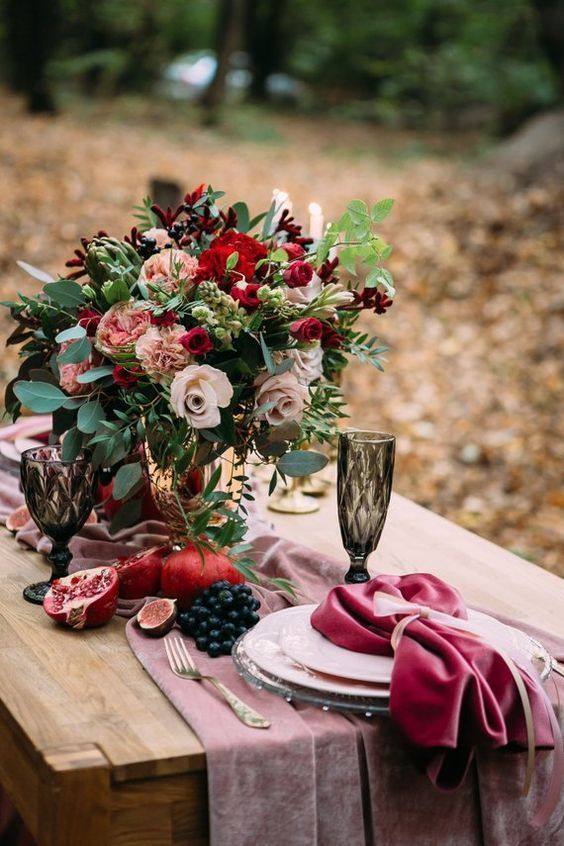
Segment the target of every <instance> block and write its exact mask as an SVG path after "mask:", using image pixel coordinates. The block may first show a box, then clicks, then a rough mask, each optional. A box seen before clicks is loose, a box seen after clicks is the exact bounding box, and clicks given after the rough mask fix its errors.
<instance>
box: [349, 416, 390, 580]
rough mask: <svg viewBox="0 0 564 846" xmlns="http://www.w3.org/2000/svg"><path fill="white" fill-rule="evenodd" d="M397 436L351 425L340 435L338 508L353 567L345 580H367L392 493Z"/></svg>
mask: <svg viewBox="0 0 564 846" xmlns="http://www.w3.org/2000/svg"><path fill="white" fill-rule="evenodd" d="M395 448H396V439H395V438H394V436H393V435H387V434H384V433H382V432H370V431H361V430H356V429H349V430H347V431H345V432H342V433H341V434H340V435H339V447H338V456H337V509H338V514H339V526H340V528H341V537H342V539H343V545H344V547H345V549H346V551H347V552H348V554H349V558H350V568H349V570H348V572H347V574H346V575H345V582H349V583H352V584H354V583H358V582H367V581H368V580H369V578H370V575H369V573H368V568H367V560H368V556H369V555H370V553H371V552H373V551H374V550H375V549H376V547H377V546H378V542H379V540H380V535H381V534H382V529H383V528H384V523H385V522H386V515H387V513H388V505H389V503H390V496H391V493H392V478H393V475H394V457H395Z"/></svg>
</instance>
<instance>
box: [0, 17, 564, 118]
mask: <svg viewBox="0 0 564 846" xmlns="http://www.w3.org/2000/svg"><path fill="white" fill-rule="evenodd" d="M25 2H28V0H25ZM24 5H25V4H24ZM563 5H564V3H563V0H405V2H403V3H398V2H397V0H376V2H375V0H355V2H354V3H351V2H348V0H310V2H308V3H304V2H302V0H278V2H277V3H274V0H190V2H186V0H159V1H158V2H156V0H98V2H96V3H92V2H90V0H58V2H57V3H56V4H55V3H53V4H51V5H49V4H46V5H45V10H44V12H43V13H42V14H43V16H45V17H46V16H47V11H46V10H47V7H48V6H49V8H50V10H51V11H50V12H49V21H47V17H46V26H47V29H48V30H49V43H50V50H51V64H50V67H51V71H52V73H51V77H52V76H53V72H55V78H57V79H58V80H59V82H61V81H64V83H65V84H66V85H68V83H69V81H70V82H73V81H74V82H75V83H78V84H79V86H80V87H81V88H82V90H84V91H86V93H89V94H92V93H97V94H115V93H119V92H121V91H123V90H137V91H146V92H147V91H150V90H151V89H152V86H153V84H154V82H155V81H156V80H157V79H158V78H159V76H160V74H161V73H162V69H163V67H164V65H165V64H166V62H167V61H169V60H170V59H171V58H172V57H174V56H176V55H179V54H182V53H186V52H188V51H190V50H194V49H201V48H213V49H215V48H217V44H218V32H221V26H222V23H224V22H225V21H224V20H222V19H226V9H227V7H229V9H231V10H232V15H231V16H227V18H228V19H229V20H230V19H231V17H232V16H233V15H235V16H236V17H237V19H238V23H237V25H236V26H233V27H230V29H232V30H233V31H237V33H238V36H237V38H238V41H239V44H238V45H235V46H238V47H239V48H241V49H243V50H245V51H247V53H248V54H249V56H250V61H251V65H252V66H253V68H254V82H253V85H252V89H251V92H250V93H251V94H252V96H254V97H255V98H256V97H261V96H264V91H265V87H264V83H265V79H266V77H267V75H268V74H270V73H273V72H286V73H289V74H291V75H292V76H294V77H297V78H298V79H302V80H304V81H305V82H306V83H308V84H309V86H310V88H311V90H312V91H313V93H314V95H315V96H314V98H312V103H313V105H314V106H316V107H323V108H327V107H331V108H335V109H336V110H338V111H340V112H341V113H345V114H348V115H350V116H352V117H364V118H372V119H376V120H380V121H381V120H384V121H387V122H390V123H397V124H403V125H415V126H427V127H428V126H430V127H435V128H442V127H452V126H460V125H462V126H464V125H467V124H468V123H474V124H476V123H480V124H482V125H484V124H488V125H489V126H490V127H491V128H497V129H505V130H507V129H511V128H513V126H515V125H516V124H518V123H519V122H520V121H521V120H523V119H524V118H526V117H527V116H528V115H529V114H531V113H533V112H534V111H536V110H538V109H541V108H544V107H547V106H550V105H551V104H553V103H554V102H556V100H557V98H558V92H559V89H561V85H562V81H561V80H560V79H559V76H560V74H561V73H562V60H561V57H562V55H564V45H563V44H562V43H561V41H562V39H563V38H564V36H563V35H562V32H563V31H564V27H559V26H558V20H559V16H560V18H561V17H562V14H563V12H562V6H563ZM55 6H56V7H57V9H58V10H59V11H58V14H57V18H58V21H59V23H58V27H57V33H56V35H53V33H52V29H53V27H52V25H51V24H50V23H49V22H50V21H51V20H52V19H53V9H54V8H55ZM17 7H18V3H16V2H15V0H0V8H1V9H2V11H3V25H2V35H3V36H4V41H5V44H6V45H9V43H10V38H11V39H12V40H13V39H14V37H16V39H17V40H18V44H24V45H25V43H27V42H26V40H25V37H24V36H25V33H24V35H23V36H22V27H23V28H24V29H25V19H24V18H22V15H21V14H20V15H19V18H17V16H16V17H15V14H16V13H15V10H16V9H17ZM38 8H39V9H41V6H39V7H38ZM559 10H560V11H559ZM16 18H17V20H16ZM18 21H19V22H18ZM41 29H42V24H41V23H40V22H36V25H34V31H35V32H38V31H40V30H41ZM14 31H15V33H16V35H15V36H14V35H13V33H14ZM559 32H560V34H558V33H559ZM22 39H23V40H22ZM28 40H29V39H28ZM18 51H19V54H20V57H21V58H20V61H19V62H18V57H17V55H16V56H14V55H13V52H14V51H12V60H11V62H10V67H9V71H10V73H9V79H10V80H11V84H12V87H15V88H20V89H21V88H22V87H25V73H26V71H25V67H24V65H25V63H26V62H28V63H29V56H30V53H29V49H23V51H22V49H21V48H20V47H18ZM7 53H8V55H10V51H9V50H8V51H7ZM26 53H27V55H26ZM555 57H557V58H556V60H555ZM558 57H560V58H558ZM44 65H46V57H43V59H42V67H41V68H40V70H39V72H38V73H35V74H34V78H35V80H36V84H37V80H39V81H40V79H41V77H42V75H43V71H42V68H43V66H44ZM22 77H23V79H22Z"/></svg>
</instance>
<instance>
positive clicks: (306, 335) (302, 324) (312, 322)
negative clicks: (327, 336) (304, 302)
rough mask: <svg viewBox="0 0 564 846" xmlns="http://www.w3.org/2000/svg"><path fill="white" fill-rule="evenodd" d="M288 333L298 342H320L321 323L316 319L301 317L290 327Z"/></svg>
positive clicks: (321, 333)
mask: <svg viewBox="0 0 564 846" xmlns="http://www.w3.org/2000/svg"><path fill="white" fill-rule="evenodd" d="M290 332H291V333H292V335H293V336H294V338H296V339H297V340H298V341H302V342H303V343H304V344H311V343H313V342H314V341H320V340H321V337H322V335H323V323H322V322H321V320H318V319H317V317H302V318H301V319H300V320H294V322H293V323H292V324H291V325H290Z"/></svg>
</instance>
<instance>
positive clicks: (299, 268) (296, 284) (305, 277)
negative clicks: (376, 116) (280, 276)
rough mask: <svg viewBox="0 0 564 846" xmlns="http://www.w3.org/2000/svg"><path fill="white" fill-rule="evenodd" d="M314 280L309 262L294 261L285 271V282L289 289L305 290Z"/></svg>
mask: <svg viewBox="0 0 564 846" xmlns="http://www.w3.org/2000/svg"><path fill="white" fill-rule="evenodd" d="M312 278H313V267H312V266H311V264H308V263H307V261H299V260H298V261H293V262H292V264H291V265H290V266H289V267H287V268H286V270H285V271H284V282H285V283H286V285H287V286H288V288H303V287H304V286H305V285H309V283H310V282H311V280H312Z"/></svg>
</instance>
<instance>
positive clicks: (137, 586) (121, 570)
mask: <svg viewBox="0 0 564 846" xmlns="http://www.w3.org/2000/svg"><path fill="white" fill-rule="evenodd" d="M169 552H170V548H169V547H168V546H153V547H151V549H144V550H142V551H141V552H138V553H137V555H131V556H130V557H129V558H118V560H117V561H114V563H113V564H112V567H114V568H115V570H116V572H117V574H118V578H119V595H120V597H121V598H122V599H142V598H143V597H144V596H156V595H157V593H158V592H159V590H160V586H161V569H162V565H163V558H164V557H165V555H167V553H169Z"/></svg>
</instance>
